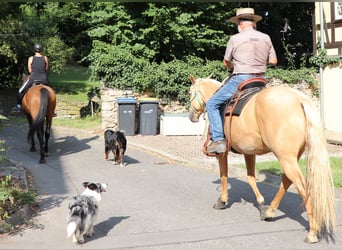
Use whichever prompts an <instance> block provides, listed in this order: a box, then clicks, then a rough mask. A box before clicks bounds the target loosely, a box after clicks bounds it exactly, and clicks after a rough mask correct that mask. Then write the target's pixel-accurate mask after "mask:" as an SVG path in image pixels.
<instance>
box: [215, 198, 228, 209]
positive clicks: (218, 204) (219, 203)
mask: <svg viewBox="0 0 342 250" xmlns="http://www.w3.org/2000/svg"><path fill="white" fill-rule="evenodd" d="M226 206H227V203H226V202H223V201H221V198H218V200H217V201H216V202H215V204H214V205H213V208H215V209H217V210H221V209H225V208H226Z"/></svg>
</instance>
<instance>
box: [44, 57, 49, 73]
mask: <svg viewBox="0 0 342 250" xmlns="http://www.w3.org/2000/svg"><path fill="white" fill-rule="evenodd" d="M44 58H45V71H47V70H48V68H49V59H48V58H47V56H44Z"/></svg>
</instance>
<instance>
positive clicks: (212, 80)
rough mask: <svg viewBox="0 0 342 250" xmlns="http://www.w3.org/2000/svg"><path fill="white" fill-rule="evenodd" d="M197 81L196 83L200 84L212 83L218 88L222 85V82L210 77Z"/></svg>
mask: <svg viewBox="0 0 342 250" xmlns="http://www.w3.org/2000/svg"><path fill="white" fill-rule="evenodd" d="M197 80H198V82H200V81H209V82H211V83H214V84H216V85H219V86H221V85H222V82H219V81H217V80H215V79H212V78H210V77H207V78H198V79H197Z"/></svg>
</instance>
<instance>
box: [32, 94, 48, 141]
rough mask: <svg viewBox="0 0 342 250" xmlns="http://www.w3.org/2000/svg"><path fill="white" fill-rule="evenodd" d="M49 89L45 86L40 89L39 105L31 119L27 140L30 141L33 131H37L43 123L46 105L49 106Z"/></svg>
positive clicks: (46, 109)
mask: <svg viewBox="0 0 342 250" xmlns="http://www.w3.org/2000/svg"><path fill="white" fill-rule="evenodd" d="M49 95H50V94H49V91H48V90H47V89H46V88H41V89H40V106H39V111H38V114H37V116H36V117H35V118H34V119H33V120H32V123H31V126H30V130H29V133H28V135H27V141H28V142H30V141H31V140H32V137H33V135H34V132H35V131H37V130H38V129H39V128H40V127H41V126H42V125H43V123H44V120H45V117H46V115H47V111H48V106H49Z"/></svg>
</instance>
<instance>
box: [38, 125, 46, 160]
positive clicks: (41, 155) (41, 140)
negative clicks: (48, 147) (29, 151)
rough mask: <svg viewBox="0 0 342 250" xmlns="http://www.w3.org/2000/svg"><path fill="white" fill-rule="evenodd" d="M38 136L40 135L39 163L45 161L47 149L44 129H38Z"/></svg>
mask: <svg viewBox="0 0 342 250" xmlns="http://www.w3.org/2000/svg"><path fill="white" fill-rule="evenodd" d="M37 136H38V141H39V146H40V160H39V163H45V162H46V160H45V151H44V139H43V132H42V129H40V128H39V129H38V130H37Z"/></svg>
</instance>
